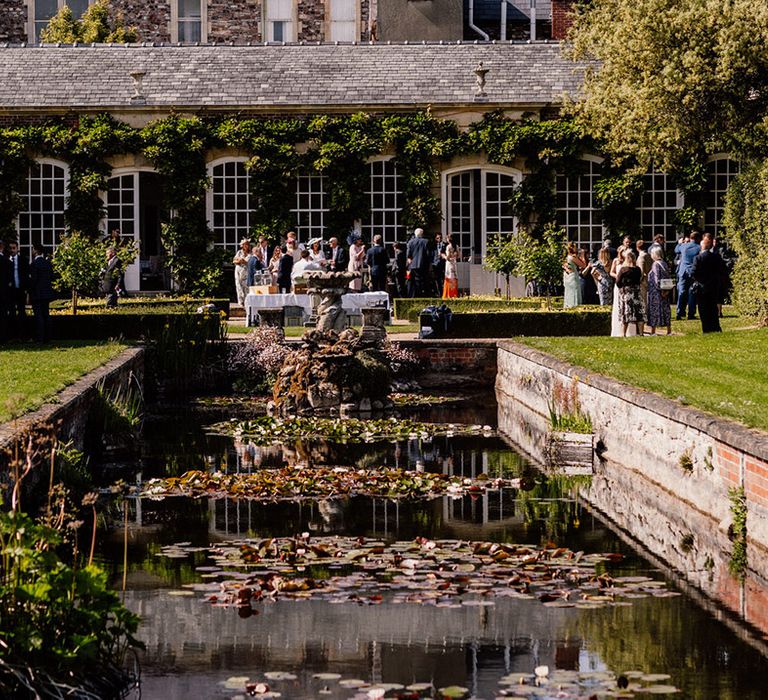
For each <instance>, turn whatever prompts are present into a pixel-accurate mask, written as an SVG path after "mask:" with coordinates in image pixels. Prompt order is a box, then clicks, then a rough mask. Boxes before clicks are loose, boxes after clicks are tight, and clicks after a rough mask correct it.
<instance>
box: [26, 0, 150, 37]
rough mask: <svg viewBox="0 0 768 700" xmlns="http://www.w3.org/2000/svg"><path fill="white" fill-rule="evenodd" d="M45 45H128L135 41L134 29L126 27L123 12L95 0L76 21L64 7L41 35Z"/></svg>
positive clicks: (103, 0) (107, 0)
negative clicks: (115, 10) (114, 10)
mask: <svg viewBox="0 0 768 700" xmlns="http://www.w3.org/2000/svg"><path fill="white" fill-rule="evenodd" d="M40 40H41V41H42V42H44V43H47V44H57V43H61V44H77V43H82V44H94V43H95V44H128V43H134V42H136V41H138V33H137V31H136V27H126V26H125V17H124V16H123V13H122V11H118V12H113V10H112V6H111V4H110V1H109V0H96V2H94V3H93V4H92V5H90V6H89V7H88V9H87V10H86V11H85V12H84V13H83V16H82V18H81V19H79V20H78V19H75V17H74V15H73V14H72V10H70V9H69V7H68V6H67V5H64V6H62V8H61V10H59V12H58V13H57V14H56V15H55V16H54V17H53V19H51V21H50V22H49V23H48V26H47V27H46V28H45V29H43V31H42V32H41V33H40Z"/></svg>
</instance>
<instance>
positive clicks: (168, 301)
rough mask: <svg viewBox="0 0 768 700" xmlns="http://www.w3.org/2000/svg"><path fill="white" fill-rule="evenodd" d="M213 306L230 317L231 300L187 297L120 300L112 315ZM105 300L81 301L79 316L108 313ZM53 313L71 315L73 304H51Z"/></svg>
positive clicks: (78, 310) (181, 311) (179, 310)
mask: <svg viewBox="0 0 768 700" xmlns="http://www.w3.org/2000/svg"><path fill="white" fill-rule="evenodd" d="M206 304H213V305H214V306H215V307H216V308H217V309H218V310H219V311H224V312H225V313H226V314H227V315H229V308H230V301H229V299H190V298H187V297H131V298H130V299H120V301H119V303H118V305H117V308H116V309H113V310H111V311H110V312H109V313H111V314H126V313H127V314H175V313H184V311H185V310H192V311H193V312H194V311H195V310H196V309H197V308H199V307H200V306H205V305H206ZM105 308H106V302H105V300H104V299H81V300H79V301H78V303H77V313H78V315H79V314H103V313H106V311H105ZM51 313H53V314H62V313H63V314H71V313H72V304H71V302H70V301H69V300H64V299H61V300H58V301H54V302H53V303H51Z"/></svg>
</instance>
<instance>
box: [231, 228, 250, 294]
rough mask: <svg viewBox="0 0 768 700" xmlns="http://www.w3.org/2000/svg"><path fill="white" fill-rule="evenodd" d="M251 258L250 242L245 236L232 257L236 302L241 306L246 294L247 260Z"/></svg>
mask: <svg viewBox="0 0 768 700" xmlns="http://www.w3.org/2000/svg"><path fill="white" fill-rule="evenodd" d="M250 259H251V242H250V241H249V240H248V239H247V238H243V240H242V241H240V247H239V248H238V249H237V252H236V253H235V257H234V258H232V262H233V263H234V265H235V293H236V294H237V303H238V304H240V306H242V305H243V304H244V303H245V297H246V295H247V294H248V261H249V260H250Z"/></svg>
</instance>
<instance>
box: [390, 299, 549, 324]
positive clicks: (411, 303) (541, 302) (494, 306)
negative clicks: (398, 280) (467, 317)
mask: <svg viewBox="0 0 768 700" xmlns="http://www.w3.org/2000/svg"><path fill="white" fill-rule="evenodd" d="M559 301H560V304H562V299H560V300H559ZM557 302H558V299H556V298H554V297H553V299H552V304H554V305H557ZM393 303H394V311H395V318H397V319H400V320H408V321H410V322H411V323H415V322H416V321H418V320H419V314H420V313H421V310H422V309H424V308H426V307H427V306H440V304H445V305H446V306H447V307H448V308H449V309H451V311H453V312H454V313H465V312H467V313H470V312H481V311H509V310H516V309H541V308H542V307H546V305H547V300H546V298H545V297H515V298H514V299H509V300H507V299H482V298H481V299H477V298H472V297H458V298H456V299H437V298H434V299H395V300H394V302H393Z"/></svg>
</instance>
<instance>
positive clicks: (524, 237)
mask: <svg viewBox="0 0 768 700" xmlns="http://www.w3.org/2000/svg"><path fill="white" fill-rule="evenodd" d="M514 242H515V253H514V255H515V259H516V264H515V273H516V274H518V275H520V276H521V277H525V279H526V280H529V281H530V280H535V281H536V282H538V283H539V284H542V285H544V286H545V287H546V289H547V306H548V307H549V305H550V288H551V287H555V286H557V285H559V284H561V283H562V280H563V260H564V259H565V232H564V231H562V230H561V229H558V228H556V227H555V226H548V227H547V228H546V229H545V230H544V232H543V233H542V235H541V238H535V237H534V236H533V235H531V234H530V233H529V232H528V231H526V230H521V231H520V232H519V233H518V235H517V236H516V237H515V239H514Z"/></svg>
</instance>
